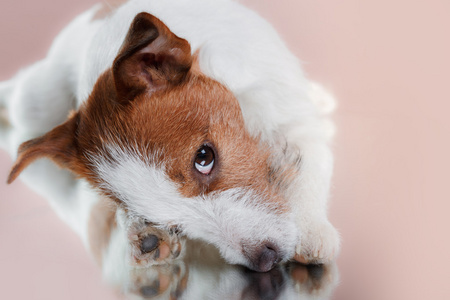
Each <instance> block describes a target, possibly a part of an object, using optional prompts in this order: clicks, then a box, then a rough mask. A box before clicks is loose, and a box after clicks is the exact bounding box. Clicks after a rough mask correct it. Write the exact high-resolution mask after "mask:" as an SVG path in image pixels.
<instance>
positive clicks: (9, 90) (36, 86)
mask: <svg viewBox="0 0 450 300" xmlns="http://www.w3.org/2000/svg"><path fill="white" fill-rule="evenodd" d="M67 72H68V70H63V69H62V68H61V66H60V65H59V63H58V62H55V61H53V60H51V59H49V58H47V59H45V60H43V61H40V62H37V63H36V64H34V65H32V66H30V67H28V68H27V69H25V70H23V71H21V72H20V73H19V74H18V75H17V76H16V77H15V78H14V79H13V81H8V82H5V83H2V85H1V86H0V87H1V89H0V98H1V103H0V104H1V107H2V108H3V110H4V111H3V113H4V114H5V115H6V118H7V120H3V122H2V124H1V132H0V134H1V136H0V139H1V141H2V145H3V147H4V148H5V149H6V150H7V151H8V152H9V153H10V155H11V156H12V157H13V158H15V157H16V155H17V149H18V148H19V145H20V144H21V143H23V142H25V141H27V140H30V139H32V138H35V137H38V136H40V135H43V134H45V133H46V132H48V131H49V130H51V129H52V128H53V127H55V126H57V125H59V124H60V123H62V122H63V121H65V120H66V118H67V116H68V113H69V111H70V110H71V109H72V108H73V104H74V96H73V92H72V90H71V88H70V85H69V83H68V82H67V80H68V76H67V74H65V73H67ZM6 118H5V117H4V118H3V119H6ZM20 178H21V179H22V180H23V181H24V182H25V183H26V184H27V185H28V186H29V187H31V188H32V189H33V190H35V191H36V192H38V193H39V194H40V195H41V196H43V197H45V198H46V199H47V200H48V201H49V202H50V204H51V205H52V206H53V207H54V208H55V210H56V211H57V213H58V215H60V216H61V217H62V218H63V219H65V220H66V221H68V222H69V223H72V224H71V225H73V226H72V227H74V226H75V227H76V226H78V225H79V223H80V222H81V220H78V221H77V216H78V213H79V210H78V208H79V207H81V206H80V203H79V199H78V193H79V191H78V190H79V188H78V187H79V186H80V184H81V183H80V182H77V181H75V178H74V176H73V175H72V174H71V173H70V172H68V171H66V170H61V169H60V168H58V167H57V166H56V165H55V164H54V163H52V162H50V161H48V160H46V159H42V160H39V161H36V162H34V163H33V164H31V165H30V166H29V167H28V168H27V169H25V170H24V172H23V173H22V174H21V177H20Z"/></svg>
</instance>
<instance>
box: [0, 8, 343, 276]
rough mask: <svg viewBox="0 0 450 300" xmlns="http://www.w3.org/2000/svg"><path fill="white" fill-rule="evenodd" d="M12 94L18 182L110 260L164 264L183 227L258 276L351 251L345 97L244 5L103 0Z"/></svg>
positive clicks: (11, 140) (11, 142)
mask: <svg viewBox="0 0 450 300" xmlns="http://www.w3.org/2000/svg"><path fill="white" fill-rule="evenodd" d="M0 106H1V107H2V109H3V113H4V115H5V116H3V117H2V118H3V121H2V123H1V124H2V125H1V131H0V137H1V138H0V140H1V142H2V144H3V146H4V147H5V148H6V149H7V150H8V151H9V152H10V153H11V154H12V155H13V156H15V153H16V152H18V154H17V156H16V162H15V164H14V166H13V167H12V170H11V173H10V176H9V179H8V182H9V183H11V182H12V181H13V180H14V179H15V178H16V177H17V176H19V174H22V175H21V179H22V180H23V181H24V182H26V183H27V184H28V185H29V186H30V187H31V188H32V189H34V190H35V191H37V192H38V193H40V194H41V195H43V196H44V197H46V198H47V199H48V200H49V202H50V204H51V205H52V206H53V207H54V208H55V210H56V212H57V213H58V214H59V216H60V217H62V218H63V219H64V220H65V221H66V222H67V223H68V224H69V225H70V226H71V227H72V228H73V229H74V230H75V231H76V232H77V233H78V234H79V235H80V236H81V237H82V240H83V241H84V243H85V245H86V246H87V247H88V248H89V249H90V250H91V251H92V252H93V253H94V255H95V257H96V258H97V259H98V260H99V261H100V262H105V261H106V260H108V261H114V259H120V258H119V257H116V256H117V255H119V253H122V254H123V253H127V254H126V255H128V256H129V258H130V259H131V262H133V263H135V264H137V265H149V264H155V263H160V262H165V261H167V260H169V259H173V258H174V257H177V256H179V255H180V253H181V252H182V249H183V239H184V237H187V238H190V239H200V240H203V241H206V242H207V243H210V244H213V245H215V246H216V247H217V248H218V249H219V251H220V253H221V255H222V256H223V258H224V259H225V260H226V261H227V262H229V263H231V264H241V265H244V266H247V267H248V268H250V269H253V270H256V271H260V272H265V271H268V270H270V269H272V268H273V267H274V266H275V265H276V264H277V263H279V262H283V261H287V260H290V259H296V260H298V261H301V262H307V263H326V262H329V261H331V260H333V259H334V258H335V256H336V255H337V252H338V249H339V235H338V233H337V231H336V230H335V228H334V227H333V226H332V225H331V223H330V222H329V221H328V219H327V200H328V193H329V187H330V177H331V173H332V161H333V159H332V155H331V152H330V149H329V146H328V142H329V139H330V137H331V136H332V133H333V126H332V125H331V123H330V121H329V120H328V113H329V112H331V111H332V110H333V107H334V101H333V99H332V97H330V96H329V94H328V93H326V92H325V91H324V90H323V89H322V88H321V87H320V86H318V85H317V84H315V83H312V82H310V81H308V80H307V79H306V78H305V76H304V74H303V73H302V70H301V68H300V65H299V62H298V60H297V58H296V57H294V56H293V54H291V53H290V52H289V51H288V49H287V48H286V46H285V45H284V43H283V42H282V40H281V39H280V38H279V36H278V35H277V33H276V32H275V30H274V29H273V28H272V27H271V26H270V25H269V24H268V23H267V22H266V21H265V20H263V19H262V18H261V17H259V16H258V15H257V14H255V13H254V12H252V11H250V10H248V9H247V8H245V7H243V6H242V5H240V4H238V3H236V2H235V1H231V0H215V1H210V0H131V1H128V2H125V3H118V4H117V7H116V8H115V9H113V10H111V11H110V12H109V13H107V10H105V8H104V7H102V5H98V6H95V7H94V8H92V9H91V10H89V11H87V12H85V13H83V14H82V15H80V16H79V17H77V18H76V19H75V20H74V21H73V22H72V23H71V24H70V25H69V26H68V27H67V28H65V29H64V30H63V31H62V32H61V34H60V35H59V36H58V37H57V38H56V40H55V41H54V43H53V46H52V47H51V49H50V51H49V53H48V56H47V57H46V58H45V59H43V60H42V61H40V62H37V63H35V64H34V65H32V66H30V67H28V68H27V69H25V70H23V71H22V72H20V73H19V74H18V75H17V76H16V77H15V78H13V79H11V80H9V81H6V82H2V83H1V84H0ZM19 145H20V146H19ZM40 158H46V159H40ZM38 159H39V160H38ZM118 248H124V249H128V250H126V251H125V252H124V251H122V250H123V249H122V250H120V251H119V250H117V249H118ZM122 254H120V255H122ZM120 255H119V256H120Z"/></svg>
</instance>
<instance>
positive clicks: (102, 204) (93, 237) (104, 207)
mask: <svg viewBox="0 0 450 300" xmlns="http://www.w3.org/2000/svg"><path fill="white" fill-rule="evenodd" d="M116 211H117V206H116V205H115V204H114V203H113V202H111V201H110V200H109V199H107V198H104V197H101V198H100V200H99V202H98V203H97V204H96V205H95V206H94V207H92V210H91V215H90V218H89V221H88V239H89V247H90V249H91V253H92V254H93V256H94V258H95V260H96V261H97V263H98V264H100V265H101V264H102V258H103V253H104V251H105V249H106V248H107V247H108V245H109V242H110V238H111V233H112V231H113V230H114V229H115V228H116V227H117V224H116Z"/></svg>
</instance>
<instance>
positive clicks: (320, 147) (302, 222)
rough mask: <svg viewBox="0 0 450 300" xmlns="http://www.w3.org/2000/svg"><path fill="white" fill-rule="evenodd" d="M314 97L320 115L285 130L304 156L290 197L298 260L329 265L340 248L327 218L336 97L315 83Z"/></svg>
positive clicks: (336, 235) (313, 85)
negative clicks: (298, 232) (295, 224)
mask: <svg viewBox="0 0 450 300" xmlns="http://www.w3.org/2000/svg"><path fill="white" fill-rule="evenodd" d="M310 97H311V99H312V102H313V103H314V104H315V106H316V108H317V112H318V116H317V117H314V118H311V119H310V120H309V121H305V122H303V123H302V124H297V125H292V126H289V127H287V128H284V129H283V131H284V132H285V133H286V138H287V140H288V143H289V144H290V145H291V146H292V148H293V149H297V150H294V152H298V153H299V154H300V157H301V161H300V164H299V169H298V175H297V176H296V178H295V181H296V182H295V184H293V185H291V186H292V189H293V190H291V191H290V192H289V193H290V196H289V198H290V199H293V200H292V201H291V205H292V207H293V212H294V214H295V218H296V220H297V224H298V227H299V229H300V236H299V240H300V241H301V242H300V244H299V245H298V246H297V248H296V258H297V260H299V261H301V262H314V263H325V262H329V261H331V260H333V259H334V258H335V257H336V255H337V254H338V251H339V246H340V238H339V234H338V232H337V231H336V229H335V228H334V227H333V225H332V224H331V223H330V222H329V221H328V217H327V207H328V205H327V202H328V196H329V190H330V181H331V175H332V171H333V156H332V153H331V151H330V147H329V145H328V144H329V140H330V139H331V137H332V135H333V133H334V126H333V124H332V123H331V122H330V120H329V119H328V116H327V114H328V113H330V112H331V111H332V110H333V109H334V106H335V105H334V99H333V97H332V96H330V95H329V94H328V93H327V92H326V91H325V90H324V89H323V88H321V87H320V86H318V85H316V84H312V87H311V93H310Z"/></svg>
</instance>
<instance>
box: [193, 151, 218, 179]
mask: <svg viewBox="0 0 450 300" xmlns="http://www.w3.org/2000/svg"><path fill="white" fill-rule="evenodd" d="M194 165H195V168H196V169H197V171H199V172H200V173H202V174H205V175H208V174H209V173H211V170H212V168H213V166H214V151H213V150H212V149H211V147H209V146H206V145H204V146H202V147H201V148H200V149H199V150H198V151H197V154H196V156H195V164H194Z"/></svg>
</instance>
